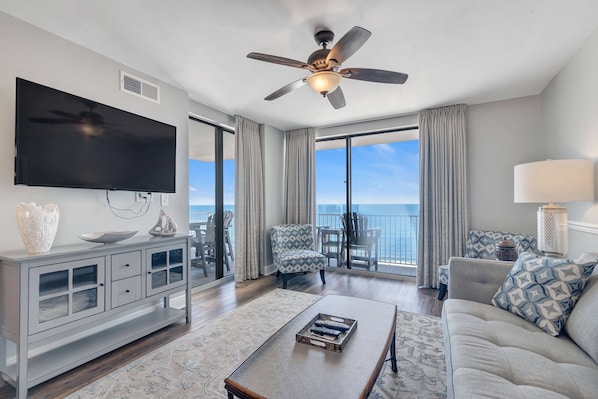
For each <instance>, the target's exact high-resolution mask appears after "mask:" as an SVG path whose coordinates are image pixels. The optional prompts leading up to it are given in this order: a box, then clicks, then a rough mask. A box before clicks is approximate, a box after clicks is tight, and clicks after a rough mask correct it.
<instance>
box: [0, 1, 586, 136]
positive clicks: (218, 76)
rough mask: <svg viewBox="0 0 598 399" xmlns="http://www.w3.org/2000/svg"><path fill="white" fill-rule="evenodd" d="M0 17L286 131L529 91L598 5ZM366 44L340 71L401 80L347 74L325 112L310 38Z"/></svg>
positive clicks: (36, 7) (582, 31) (32, 9)
mask: <svg viewBox="0 0 598 399" xmlns="http://www.w3.org/2000/svg"><path fill="white" fill-rule="evenodd" d="M0 10H2V11H4V12H6V13H8V14H11V15H13V16H15V17H17V18H20V19H23V20H25V21H28V22H30V23H32V24H34V25H36V26H39V27H41V28H43V29H45V30H47V31H50V32H52V33H55V34H56V35H58V36H61V37H64V38H66V39H68V40H71V41H73V42H76V43H78V44H80V45H82V46H85V47H87V48H90V49H92V50H95V51H97V52H99V53H101V54H104V55H106V56H107V57H110V58H112V59H114V60H117V61H119V62H122V63H124V64H127V65H129V66H131V67H133V68H136V69H139V70H141V71H142V72H144V73H147V74H149V75H150V76H154V77H156V78H159V79H161V80H164V81H166V82H169V83H171V84H174V85H175V86H178V87H180V88H183V89H185V90H186V91H187V92H188V93H189V96H190V97H191V98H192V99H195V100H197V101H199V102H201V103H204V104H206V105H209V106H212V107H214V108H216V109H219V110H221V111H224V112H226V113H228V114H231V115H234V114H240V115H243V116H245V117H248V118H250V119H253V120H255V121H256V122H259V123H266V124H269V125H271V126H274V127H277V128H279V129H283V130H287V129H292V128H298V127H305V126H314V127H320V126H330V125H338V124H343V123H348V122H353V121H362V120H368V119H374V118H380V117H387V116H396V115H403V114H408V113H412V112H416V111H418V110H420V109H423V108H429V107H435V106H441V105H449V104H456V103H466V104H470V105H471V104H476V103H483V102H488V101H495V100H502V99H508V98H515V97H521V96H526V95H535V94H539V93H540V92H541V91H542V89H543V88H544V87H545V86H546V85H547V84H548V83H549V82H550V80H551V79H552V78H553V77H554V75H555V74H556V73H557V72H558V71H559V69H560V68H561V67H562V66H563V65H564V64H565V63H566V62H567V60H568V59H569V58H570V57H571V56H572V55H573V54H574V53H575V51H576V50H577V49H578V48H579V47H580V46H581V45H582V44H583V42H584V40H585V39H586V38H587V37H588V36H589V35H590V34H591V33H592V32H593V31H594V30H595V29H596V28H597V27H598V0H525V1H523V0H494V1H492V0H450V1H449V0H368V1H366V0H328V1H326V0H251V1H249V0H212V1H210V0H171V1H165V0H103V1H92V0H52V1H48V0H27V1H22V0H0ZM354 25H358V26H361V27H364V28H366V29H368V30H370V31H371V32H372V36H371V37H370V39H369V40H368V41H367V42H366V43H365V45H364V46H363V47H362V48H361V49H359V51H357V52H356V53H355V55H353V56H352V57H351V58H350V59H348V60H347V61H345V63H344V64H343V67H361V68H378V69H387V70H392V71H399V72H404V73H407V74H409V79H408V80H407V82H406V83H405V84H404V85H391V84H380V83H371V82H363V81H356V80H349V79H344V80H343V81H342V82H341V86H342V89H343V92H344V94H345V98H346V101H347V106H346V107H344V108H342V109H339V110H335V109H333V108H332V106H331V105H330V104H329V103H328V101H327V100H326V99H324V98H322V97H321V96H320V95H319V94H317V93H315V92H313V91H311V89H310V88H309V87H308V86H304V87H301V88H299V89H297V90H296V91H294V92H292V93H289V94H287V95H285V96H283V97H281V98H279V99H277V100H274V101H271V102H268V101H264V100H263V98H264V97H265V96H266V95H268V94H270V93H272V92H273V91H275V90H277V89H279V88H280V87H282V86H285V85H286V84H288V83H290V82H292V81H295V80H298V79H300V78H302V77H304V76H306V75H307V74H309V72H308V71H305V70H302V69H298V68H292V67H286V66H281V65H275V64H270V63H265V62H260V61H256V60H252V59H248V58H246V55H247V53H249V52H252V51H255V52H262V53H267V54H273V55H278V56H282V57H286V58H292V59H296V60H300V61H306V60H307V57H308V56H309V54H310V53H311V52H312V51H314V50H316V49H317V48H318V47H317V44H316V42H315V41H314V39H313V34H314V33H315V32H316V30H317V28H318V27H327V28H329V29H330V30H332V31H333V32H334V33H335V34H336V37H335V41H334V42H333V43H332V45H334V43H336V41H337V40H338V39H340V37H341V36H342V35H344V34H345V32H347V31H348V30H349V29H350V28H351V27H352V26H354Z"/></svg>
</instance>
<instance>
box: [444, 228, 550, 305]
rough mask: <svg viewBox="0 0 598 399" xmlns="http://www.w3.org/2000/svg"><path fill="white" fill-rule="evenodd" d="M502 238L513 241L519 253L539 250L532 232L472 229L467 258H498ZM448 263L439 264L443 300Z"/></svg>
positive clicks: (447, 277) (467, 247) (447, 280)
mask: <svg viewBox="0 0 598 399" xmlns="http://www.w3.org/2000/svg"><path fill="white" fill-rule="evenodd" d="M502 239H507V240H511V241H513V243H514V244H515V249H516V250H517V253H518V254H521V253H522V252H538V249H537V246H538V245H537V240H536V236H534V235H532V234H521V233H509V232H503V231H487V230H471V231H470V232H469V233H467V240H466V242H465V255H463V256H464V257H465V258H476V259H496V255H495V252H496V242H497V241H500V240H502ZM448 283H449V270H448V265H441V266H438V287H439V289H440V292H439V293H438V299H439V300H443V299H444V296H445V295H446V292H447V290H448Z"/></svg>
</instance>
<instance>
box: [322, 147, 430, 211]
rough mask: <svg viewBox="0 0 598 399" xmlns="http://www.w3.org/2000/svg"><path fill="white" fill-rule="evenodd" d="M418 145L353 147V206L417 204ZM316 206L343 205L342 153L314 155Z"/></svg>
mask: <svg viewBox="0 0 598 399" xmlns="http://www.w3.org/2000/svg"><path fill="white" fill-rule="evenodd" d="M418 143H419V142H418V141H417V140H411V141H401V142H393V143H387V144H375V145H367V146H359V147H353V150H352V160H353V167H352V175H353V193H352V196H353V203H354V204H412V203H418V202H419V172H418V171H419V160H418V159H419V155H418ZM316 168H317V174H316V203H318V204H341V203H344V202H345V184H344V180H345V149H344V148H340V149H331V150H322V151H318V152H317V153H316Z"/></svg>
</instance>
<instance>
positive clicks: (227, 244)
mask: <svg viewBox="0 0 598 399" xmlns="http://www.w3.org/2000/svg"><path fill="white" fill-rule="evenodd" d="M234 216H235V214H234V213H233V212H232V211H224V218H223V222H222V224H223V225H224V254H225V256H227V255H228V256H229V257H230V260H231V261H232V260H235V251H234V250H233V243H232V241H231V238H230V228H231V225H232V223H233V218H234Z"/></svg>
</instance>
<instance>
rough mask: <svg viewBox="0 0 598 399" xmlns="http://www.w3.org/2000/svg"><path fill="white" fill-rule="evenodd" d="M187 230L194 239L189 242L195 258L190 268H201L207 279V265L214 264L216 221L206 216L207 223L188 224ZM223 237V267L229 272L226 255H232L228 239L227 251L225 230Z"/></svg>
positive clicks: (212, 217) (212, 216)
mask: <svg viewBox="0 0 598 399" xmlns="http://www.w3.org/2000/svg"><path fill="white" fill-rule="evenodd" d="M227 212H230V211H227ZM225 213H226V212H225ZM231 220H232V218H231ZM189 230H191V231H194V232H195V237H194V238H193V239H192V242H191V246H192V247H193V248H195V258H194V259H192V260H191V266H199V267H201V268H202V269H203V274H204V277H208V267H210V265H209V264H210V263H216V221H215V218H214V215H210V216H208V220H207V222H196V223H190V224H189ZM224 237H225V242H224V257H223V259H224V265H225V266H226V270H227V271H230V262H229V257H228V254H229V252H230V254H232V247H231V246H230V238H229V244H228V245H229V247H228V248H229V249H228V250H227V242H226V229H225V236H224ZM231 259H232V258H231Z"/></svg>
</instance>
